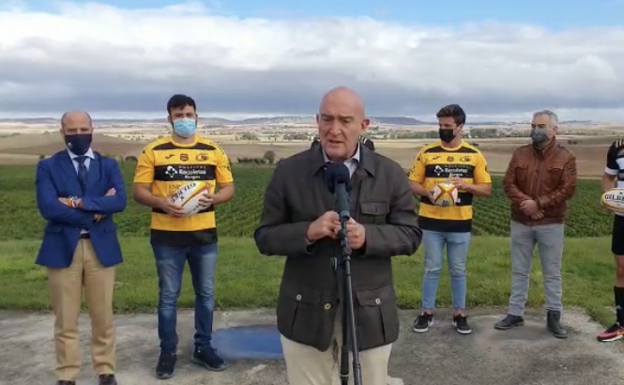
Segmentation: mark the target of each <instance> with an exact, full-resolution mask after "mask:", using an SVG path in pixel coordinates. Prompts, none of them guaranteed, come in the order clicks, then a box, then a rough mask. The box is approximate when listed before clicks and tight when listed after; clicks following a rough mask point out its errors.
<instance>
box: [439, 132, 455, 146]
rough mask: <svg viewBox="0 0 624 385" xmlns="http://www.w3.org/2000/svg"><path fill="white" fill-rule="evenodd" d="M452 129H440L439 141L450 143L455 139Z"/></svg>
mask: <svg viewBox="0 0 624 385" xmlns="http://www.w3.org/2000/svg"><path fill="white" fill-rule="evenodd" d="M453 131H455V130H453V129H452V128H441V129H440V130H439V132H440V140H441V141H443V142H444V143H451V142H452V141H453V139H455V132H453Z"/></svg>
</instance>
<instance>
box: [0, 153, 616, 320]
mask: <svg viewBox="0 0 624 385" xmlns="http://www.w3.org/2000/svg"><path fill="white" fill-rule="evenodd" d="M122 171H123V173H124V177H125V180H126V183H127V186H128V192H129V193H130V186H131V183H132V175H133V171H134V164H132V163H125V164H122ZM233 172H234V176H235V179H236V191H237V192H236V197H235V199H234V200H233V201H232V202H231V203H229V204H227V205H223V206H220V207H218V208H217V223H218V227H219V229H220V235H221V241H220V247H219V250H220V251H219V253H220V254H219V263H218V267H217V270H218V271H217V282H216V305H217V307H218V308H220V309H225V308H227V309H232V308H252V307H272V306H274V305H275V300H276V295H277V288H278V285H279V282H280V278H281V273H282V266H283V259H282V258H277V257H265V256H261V255H259V254H258V252H257V250H256V247H255V245H254V243H253V241H252V239H251V238H250V236H251V234H252V233H253V230H254V229H255V227H256V225H257V223H258V219H259V213H260V210H261V205H262V196H263V194H264V188H265V186H266V183H267V182H268V178H269V177H270V174H271V172H272V170H271V169H268V168H258V169H255V168H247V167H235V168H233ZM34 175H35V169H34V167H32V166H13V167H8V166H4V167H0V191H1V192H2V199H0V202H1V203H0V204H1V205H2V207H1V208H0V209H1V210H2V214H3V215H1V216H0V282H2V285H0V309H29V310H45V309H48V308H49V304H48V295H47V289H46V277H45V270H44V269H42V268H40V267H38V266H36V265H35V264H34V259H35V256H36V254H37V250H38V247H39V240H40V238H41V236H42V229H43V225H44V221H43V219H42V218H41V217H40V215H39V213H38V211H37V207H36V203H35V193H34ZM599 196H600V186H599V184H598V182H596V181H585V180H580V181H579V188H578V190H577V194H576V196H575V198H574V199H573V200H572V202H571V205H570V206H571V214H570V219H569V222H568V227H567V239H566V245H565V256H564V262H563V275H564V303H565V305H566V306H578V307H582V308H585V309H587V310H588V311H589V313H590V314H591V315H592V316H594V317H595V318H597V319H598V320H600V321H602V322H611V321H612V310H610V307H611V306H612V294H611V293H612V284H613V276H614V267H613V259H612V257H611V253H610V250H609V246H610V240H609V239H608V238H607V236H608V235H609V234H610V230H611V218H610V216H609V215H608V214H606V213H605V212H603V211H602V210H601V209H600V207H599V201H598V200H599ZM115 221H116V222H117V224H118V225H119V232H120V237H121V242H122V246H123V250H124V258H125V262H124V263H123V264H122V265H121V266H120V267H119V269H118V278H117V280H118V284H117V292H116V295H115V308H116V310H117V311H118V312H130V311H153V309H154V308H155V306H156V303H157V291H158V289H157V287H158V286H157V280H156V273H155V267H154V263H153V257H152V252H151V248H150V247H149V244H148V240H147V238H146V236H147V235H148V232H149V210H148V209H147V208H144V207H141V206H138V205H137V204H135V203H134V202H132V199H131V198H129V200H128V208H127V210H126V211H125V212H124V213H121V214H117V215H116V216H115ZM508 222H509V212H508V203H507V200H506V199H505V197H504V195H503V194H502V188H501V179H500V177H495V178H494V195H493V196H492V197H489V198H482V199H478V200H477V201H476V208H475V230H474V233H475V235H478V236H476V237H474V238H473V241H472V245H471V248H470V253H469V258H468V287H469V289H468V304H469V306H470V307H477V306H479V307H482V306H490V307H491V306H494V307H503V306H506V304H507V301H508V295H509V282H510V274H511V268H510V261H509V239H508V237H506V236H507V235H508V229H509V224H508ZM581 237H584V238H581ZM394 271H395V282H396V286H397V291H398V294H399V305H400V306H401V307H403V308H415V307H417V306H419V303H420V285H421V280H422V272H423V264H422V250H421V251H419V252H418V253H417V254H416V255H414V256H410V257H408V256H403V257H397V258H395V259H394ZM438 298H439V306H443V307H444V306H449V305H450V303H451V298H450V290H449V281H448V273H446V272H445V273H444V274H443V275H442V279H441V283H440V287H439V294H438ZM192 303H193V295H192V287H191V284H190V279H189V275H188V272H187V274H186V276H185V284H184V288H183V292H182V296H181V299H180V306H181V307H191V306H192ZM542 304H543V292H542V275H541V271H540V266H539V260H538V259H536V262H535V263H534V266H533V273H532V277H531V294H530V297H529V303H528V306H530V307H539V306H541V305H542ZM502 311H504V310H503V309H501V312H502Z"/></svg>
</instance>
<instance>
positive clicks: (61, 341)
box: [36, 111, 126, 385]
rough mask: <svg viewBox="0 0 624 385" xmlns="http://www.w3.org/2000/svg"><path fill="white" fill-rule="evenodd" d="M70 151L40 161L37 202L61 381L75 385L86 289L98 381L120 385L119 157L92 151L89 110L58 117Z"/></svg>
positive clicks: (41, 256)
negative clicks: (116, 300) (116, 293)
mask: <svg viewBox="0 0 624 385" xmlns="http://www.w3.org/2000/svg"><path fill="white" fill-rule="evenodd" d="M61 135H62V136H63V138H64V140H65V144H66V145H67V149H66V150H63V151H60V152H58V153H56V154H54V155H53V156H52V157H50V158H48V159H44V160H41V161H40V162H39V164H38V165H37V176H36V191H37V206H38V208H39V212H40V213H41V215H42V216H43V217H44V218H45V219H46V220H47V224H46V226H45V229H44V236H43V242H42V243H41V249H40V250H39V255H38V256H37V261H36V263H37V264H38V265H41V266H44V267H46V268H47V273H48V289H49V292H50V299H51V302H52V308H53V311H54V315H55V323H54V342H55V350H56V360H57V368H56V376H57V378H58V382H57V384H58V385H75V383H76V382H75V381H76V378H77V377H78V374H79V371H80V367H81V359H80V350H81V349H80V338H79V333H78V315H79V313H80V301H81V297H82V287H83V286H84V289H85V299H86V303H87V307H88V309H89V317H90V318H91V329H92V330H91V357H92V362H93V366H94V369H95V372H96V373H97V374H98V380H99V384H100V385H116V384H117V380H116V379H115V344H116V343H115V326H114V322H113V288H114V284H115V266H116V265H118V264H119V263H121V262H122V255H121V249H120V247H119V241H118V239H117V226H116V225H115V223H114V222H113V218H112V214H114V213H118V212H121V211H123V210H124V209H125V207H126V191H125V187H124V182H123V179H122V176H121V171H120V170H119V166H118V165H117V161H116V160H114V159H111V158H107V157H104V156H102V155H100V154H99V153H97V152H94V151H93V150H92V149H91V140H92V135H93V124H92V121H91V117H90V116H89V114H87V113H86V112H82V111H72V112H67V113H65V114H64V115H63V117H62V118H61Z"/></svg>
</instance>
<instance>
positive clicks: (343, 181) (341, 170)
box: [325, 162, 351, 222]
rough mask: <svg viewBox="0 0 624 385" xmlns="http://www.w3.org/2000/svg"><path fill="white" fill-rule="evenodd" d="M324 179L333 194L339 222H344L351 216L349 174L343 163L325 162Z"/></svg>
mask: <svg viewBox="0 0 624 385" xmlns="http://www.w3.org/2000/svg"><path fill="white" fill-rule="evenodd" d="M325 181H326V183H327V187H328V189H329V192H331V193H332V194H334V198H335V199H336V209H337V210H336V211H338V216H339V217H340V221H341V222H343V221H344V222H346V221H348V220H349V218H351V213H350V212H349V193H350V192H351V175H349V169H348V168H347V166H345V164H344V163H331V162H329V163H327V164H325Z"/></svg>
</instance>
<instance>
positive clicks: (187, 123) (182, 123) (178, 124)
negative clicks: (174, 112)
mask: <svg viewBox="0 0 624 385" xmlns="http://www.w3.org/2000/svg"><path fill="white" fill-rule="evenodd" d="M196 127H197V124H196V123H195V119H189V118H182V119H176V120H174V121H173V132H175V133H176V134H177V135H179V136H181V137H183V138H188V137H190V136H192V135H193V134H194V133H195V128H196Z"/></svg>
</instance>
